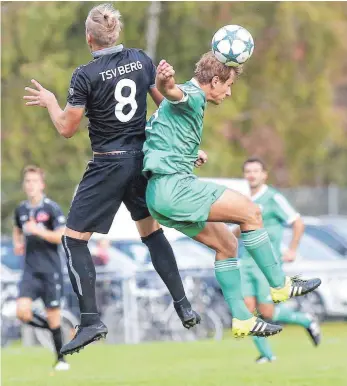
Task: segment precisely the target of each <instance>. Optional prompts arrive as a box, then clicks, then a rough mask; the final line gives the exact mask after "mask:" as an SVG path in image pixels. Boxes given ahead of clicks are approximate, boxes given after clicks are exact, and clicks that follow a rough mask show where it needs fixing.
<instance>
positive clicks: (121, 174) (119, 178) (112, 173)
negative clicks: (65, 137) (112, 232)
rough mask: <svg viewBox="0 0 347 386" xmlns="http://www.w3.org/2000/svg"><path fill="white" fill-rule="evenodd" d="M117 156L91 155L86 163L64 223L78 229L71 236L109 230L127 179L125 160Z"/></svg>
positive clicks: (120, 201)
mask: <svg viewBox="0 0 347 386" xmlns="http://www.w3.org/2000/svg"><path fill="white" fill-rule="evenodd" d="M117 156H118V155H117ZM117 156H94V159H93V161H90V162H89V163H88V166H87V169H86V171H85V173H84V175H83V178H82V180H81V182H80V184H79V185H78V188H77V191H76V194H75V196H74V198H73V200H72V203H71V207H70V211H69V214H68V218H67V224H66V227H67V228H68V229H70V230H72V231H76V232H78V233H77V234H75V235H74V234H72V233H70V234H67V235H69V236H70V237H74V236H76V237H74V238H78V234H79V233H90V234H91V233H93V232H98V233H108V231H109V229H110V227H111V225H112V221H113V218H114V216H115V214H116V213H117V211H118V209H119V206H120V205H121V203H122V199H123V195H124V192H125V190H126V186H127V183H128V179H129V173H128V170H127V168H126V165H124V160H123V159H122V158H119V157H117ZM67 232H68V231H67Z"/></svg>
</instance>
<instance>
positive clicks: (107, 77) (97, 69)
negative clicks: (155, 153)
mask: <svg viewBox="0 0 347 386" xmlns="http://www.w3.org/2000/svg"><path fill="white" fill-rule="evenodd" d="M93 56H94V60H92V61H91V62H89V63H88V64H86V65H82V66H80V67H78V68H77V69H76V70H75V71H74V73H73V75H72V79H71V83H70V88H69V92H68V98H67V102H68V104H69V105H71V106H74V107H85V109H86V113H85V114H86V116H87V117H88V119H89V125H88V129H89V137H90V140H91V145H92V150H93V151H96V152H100V153H103V152H109V151H113V150H140V149H142V146H143V143H144V141H145V125H146V113H147V93H148V91H149V89H150V87H153V86H154V83H155V72H156V71H155V66H154V65H153V62H152V60H151V59H150V58H149V57H148V56H147V55H146V54H145V53H144V52H143V51H142V50H139V49H134V48H124V47H123V46H122V45H118V46H115V47H111V48H105V49H102V50H99V51H94V52H93Z"/></svg>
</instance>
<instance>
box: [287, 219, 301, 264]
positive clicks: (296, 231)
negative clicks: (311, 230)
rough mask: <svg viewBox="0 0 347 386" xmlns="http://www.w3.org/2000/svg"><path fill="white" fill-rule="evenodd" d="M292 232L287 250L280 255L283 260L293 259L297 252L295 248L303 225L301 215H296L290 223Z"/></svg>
mask: <svg viewBox="0 0 347 386" xmlns="http://www.w3.org/2000/svg"><path fill="white" fill-rule="evenodd" d="M292 228H293V234H292V240H291V242H290V244H289V248H288V251H286V252H285V253H284V255H283V257H282V259H283V261H294V260H295V258H296V254H297V249H298V246H299V243H300V239H301V237H302V235H303V233H304V230H305V225H304V222H303V221H302V219H301V217H298V218H297V219H296V220H295V221H294V222H293V224H292Z"/></svg>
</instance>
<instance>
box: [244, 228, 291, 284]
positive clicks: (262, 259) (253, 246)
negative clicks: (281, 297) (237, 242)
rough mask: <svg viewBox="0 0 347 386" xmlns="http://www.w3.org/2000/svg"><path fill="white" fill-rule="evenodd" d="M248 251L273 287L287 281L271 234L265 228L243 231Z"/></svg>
mask: <svg viewBox="0 0 347 386" xmlns="http://www.w3.org/2000/svg"><path fill="white" fill-rule="evenodd" d="M241 237H242V241H243V244H244V246H245V248H246V249H247V252H248V253H249V254H250V255H251V256H252V257H253V259H254V261H255V262H256V263H257V265H258V267H259V268H260V269H261V271H262V272H263V274H264V275H265V277H266V279H267V281H268V282H269V284H270V286H271V287H272V288H281V287H283V286H284V283H285V274H284V272H283V269H282V267H281V264H280V263H279V261H277V259H276V257H275V255H274V253H273V250H272V246H271V243H270V240H269V236H268V234H267V232H266V230H265V229H257V230H255V231H250V232H242V233H241Z"/></svg>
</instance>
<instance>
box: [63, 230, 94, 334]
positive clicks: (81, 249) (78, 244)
mask: <svg viewBox="0 0 347 386" xmlns="http://www.w3.org/2000/svg"><path fill="white" fill-rule="evenodd" d="M62 242H63V247H64V250H65V253H66V259H67V268H68V271H69V276H70V280H71V284H72V287H73V289H74V291H75V294H76V295H77V297H78V301H79V306H80V312H81V325H82V326H88V325H91V324H95V323H97V322H98V321H99V320H100V318H99V314H98V310H97V306H96V296H95V279H96V273H95V267H94V263H93V260H92V257H91V255H90V252H89V249H88V241H84V240H78V239H74V238H71V237H68V236H63V237H62Z"/></svg>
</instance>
